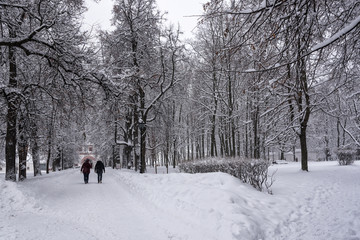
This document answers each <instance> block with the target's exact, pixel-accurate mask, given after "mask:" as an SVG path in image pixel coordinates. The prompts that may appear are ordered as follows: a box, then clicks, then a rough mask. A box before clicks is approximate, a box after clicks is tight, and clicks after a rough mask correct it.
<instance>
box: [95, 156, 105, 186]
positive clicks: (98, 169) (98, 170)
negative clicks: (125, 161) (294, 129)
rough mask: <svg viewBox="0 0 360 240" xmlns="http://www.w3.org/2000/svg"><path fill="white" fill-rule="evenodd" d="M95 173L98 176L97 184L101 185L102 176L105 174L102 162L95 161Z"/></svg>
mask: <svg viewBox="0 0 360 240" xmlns="http://www.w3.org/2000/svg"><path fill="white" fill-rule="evenodd" d="M95 172H96V173H97V175H98V183H102V174H103V172H104V173H105V166H104V163H103V162H102V161H100V160H99V161H97V162H96V164H95Z"/></svg>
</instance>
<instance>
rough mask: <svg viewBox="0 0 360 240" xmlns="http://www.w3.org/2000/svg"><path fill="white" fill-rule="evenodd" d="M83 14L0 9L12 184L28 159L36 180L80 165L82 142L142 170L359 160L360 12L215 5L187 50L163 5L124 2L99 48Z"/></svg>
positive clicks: (4, 136)
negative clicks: (212, 160) (235, 161)
mask: <svg viewBox="0 0 360 240" xmlns="http://www.w3.org/2000/svg"><path fill="white" fill-rule="evenodd" d="M85 11H86V8H85V7H84V1H82V0H54V1H42V0H35V1H14V0H4V1H1V2H0V31H1V33H0V34H1V36H0V47H1V56H0V57H1V59H0V63H1V64H0V74H1V78H0V105H1V108H0V111H1V115H0V116H1V118H0V145H1V148H0V159H5V161H4V163H3V164H4V165H6V174H5V179H6V180H11V181H16V179H17V178H18V179H19V180H22V179H24V178H26V164H27V159H28V156H29V155H30V156H31V158H32V161H33V164H34V174H35V175H37V174H40V161H45V162H46V169H47V172H48V171H49V169H50V167H52V168H53V170H56V169H59V168H61V169H63V168H67V167H72V166H73V164H74V162H75V161H77V150H78V148H79V147H80V146H82V145H84V144H86V143H92V144H94V146H95V147H96V151H97V154H98V156H99V158H101V159H103V160H105V161H106V162H107V164H111V165H113V166H114V165H115V163H116V162H118V161H119V159H120V155H122V159H123V164H124V166H128V164H129V163H130V165H132V166H133V167H134V169H135V170H139V171H140V172H141V173H143V172H145V171H146V166H150V165H155V164H157V163H162V164H165V165H167V166H168V165H170V164H171V165H172V166H174V167H175V166H176V165H177V164H179V163H181V162H185V161H190V160H195V159H203V158H207V157H228V158H235V157H239V158H255V159H259V158H263V159H271V156H274V155H273V153H274V152H278V153H279V158H283V157H284V153H286V152H292V153H293V160H296V149H300V150H301V158H300V159H299V161H301V169H302V170H305V171H307V170H308V161H309V160H331V159H333V158H334V157H335V155H336V152H337V151H339V149H340V150H341V149H349V151H357V149H359V146H360V143H359V142H360V113H359V99H360V98H359V95H360V85H359V39H360V38H359V33H360V28H359V26H360V24H359V22H360V14H359V13H360V4H359V2H358V1H355V0H354V1H345V0H336V1H325V0H320V1H315V0H301V1H297V0H287V1H279V0H264V1H263V0H261V1H252V0H251V1H247V0H245V1H244V0H243V1H236V0H232V1H225V0H224V1H221V0H211V1H209V2H208V3H205V4H204V5H203V14H202V17H201V20H200V21H199V24H198V26H197V29H196V37H195V39H194V40H190V41H184V40H182V39H181V37H180V36H181V32H180V31H179V29H177V28H176V27H174V26H170V27H169V25H167V24H164V17H165V15H164V13H162V12H160V11H159V10H158V9H157V5H156V1H155V0H116V1H114V7H113V12H112V13H113V17H112V23H113V27H114V28H113V29H112V30H109V31H106V30H103V31H98V32H97V33H96V34H97V37H98V39H99V41H98V42H90V41H89V38H90V36H89V34H91V33H90V32H86V31H85V32H84V31H83V30H82V24H83V21H82V16H83V13H84V12H85ZM309 152H315V153H316V157H312V159H309V154H308V153H309ZM17 159H18V160H17ZM60 159H61V160H62V161H60ZM16 169H18V170H19V171H18V177H17V176H16Z"/></svg>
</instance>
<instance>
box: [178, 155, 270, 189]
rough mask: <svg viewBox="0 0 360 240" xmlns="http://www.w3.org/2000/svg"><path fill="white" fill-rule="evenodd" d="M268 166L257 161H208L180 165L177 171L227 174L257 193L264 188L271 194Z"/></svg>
mask: <svg viewBox="0 0 360 240" xmlns="http://www.w3.org/2000/svg"><path fill="white" fill-rule="evenodd" d="M269 166H270V163H269V161H266V160H259V159H227V160H224V159H208V160H200V161H193V162H185V163H181V164H180V165H179V169H180V171H181V172H186V173H207V172H224V173H228V174H230V175H232V176H234V177H236V178H239V179H240V180H241V181H243V182H244V183H248V184H250V185H251V186H253V187H254V188H256V189H257V190H259V191H262V190H263V189H264V187H266V189H267V190H268V192H269V193H271V191H270V186H271V185H272V183H273V180H274V179H273V175H272V176H269V175H268V168H269Z"/></svg>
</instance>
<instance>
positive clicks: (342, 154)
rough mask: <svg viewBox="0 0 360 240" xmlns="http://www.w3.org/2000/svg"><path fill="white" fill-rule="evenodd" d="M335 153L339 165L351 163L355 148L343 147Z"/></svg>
mask: <svg viewBox="0 0 360 240" xmlns="http://www.w3.org/2000/svg"><path fill="white" fill-rule="evenodd" d="M336 154H337V157H338V161H339V164H340V165H351V164H353V163H354V161H355V156H356V150H353V149H349V148H343V149H339V150H338V151H337V152H336Z"/></svg>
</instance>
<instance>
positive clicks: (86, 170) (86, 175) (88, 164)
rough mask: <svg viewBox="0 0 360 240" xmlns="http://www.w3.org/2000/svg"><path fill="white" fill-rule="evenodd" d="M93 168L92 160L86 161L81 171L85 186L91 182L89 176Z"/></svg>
mask: <svg viewBox="0 0 360 240" xmlns="http://www.w3.org/2000/svg"><path fill="white" fill-rule="evenodd" d="M91 168H92V164H91V162H90V159H86V160H85V162H84V163H83V165H82V166H81V169H80V171H81V172H82V173H83V174H84V182H85V184H86V183H88V182H89V174H90V169H91Z"/></svg>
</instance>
